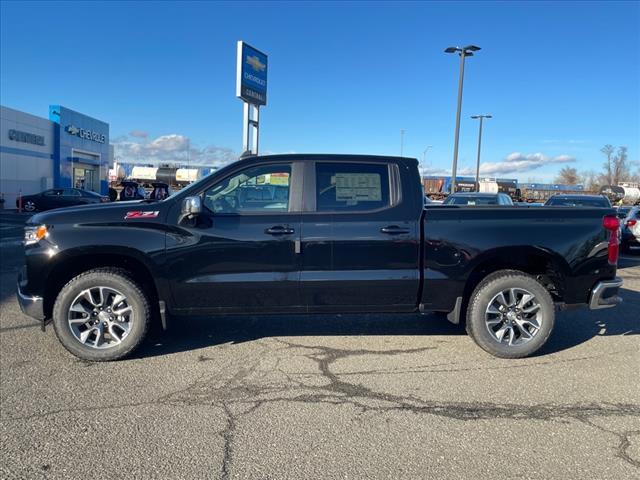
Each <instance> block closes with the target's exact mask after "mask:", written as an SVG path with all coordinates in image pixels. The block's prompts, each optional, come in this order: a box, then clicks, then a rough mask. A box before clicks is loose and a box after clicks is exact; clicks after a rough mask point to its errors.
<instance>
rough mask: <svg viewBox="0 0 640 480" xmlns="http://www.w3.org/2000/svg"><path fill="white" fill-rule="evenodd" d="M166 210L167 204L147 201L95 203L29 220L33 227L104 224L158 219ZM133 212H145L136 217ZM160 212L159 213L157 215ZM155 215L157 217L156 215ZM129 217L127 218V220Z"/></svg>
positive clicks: (40, 214) (42, 214) (56, 211)
mask: <svg viewBox="0 0 640 480" xmlns="http://www.w3.org/2000/svg"><path fill="white" fill-rule="evenodd" d="M162 207H164V208H166V203H165V202H149V201H146V200H130V201H126V202H112V203H94V204H88V205H78V206H75V207H66V208H56V209H54V210H47V211H46V212H41V213H36V214H35V215H34V216H32V217H31V218H29V220H27V224H31V225H43V224H44V225H56V224H64V223H82V224H86V223H103V222H114V221H124V220H125V219H126V220H127V221H129V220H136V219H143V218H146V219H149V218H154V219H155V218H157V217H158V216H159V212H160V211H161V210H164V208H162ZM132 212H143V213H145V214H146V217H145V216H143V215H140V216H135V215H136V214H134V213H132ZM156 212H158V213H156ZM154 214H155V215H154ZM125 217H127V218H125Z"/></svg>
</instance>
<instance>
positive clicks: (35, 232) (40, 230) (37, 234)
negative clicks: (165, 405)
mask: <svg viewBox="0 0 640 480" xmlns="http://www.w3.org/2000/svg"><path fill="white" fill-rule="evenodd" d="M47 235H49V232H48V231H47V226H46V225H38V226H35V227H32V226H28V227H24V244H25V245H33V244H34V243H38V242H39V241H40V240H42V239H43V238H46V237H47Z"/></svg>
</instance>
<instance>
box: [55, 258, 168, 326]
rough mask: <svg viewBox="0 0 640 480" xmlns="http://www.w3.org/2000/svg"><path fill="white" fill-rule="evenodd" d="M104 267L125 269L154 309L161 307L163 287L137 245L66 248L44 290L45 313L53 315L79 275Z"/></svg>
mask: <svg viewBox="0 0 640 480" xmlns="http://www.w3.org/2000/svg"><path fill="white" fill-rule="evenodd" d="M100 267H113V268H118V269H122V270H125V271H126V272H127V273H128V274H129V275H130V276H131V278H132V279H133V280H134V281H136V283H138V284H139V285H140V287H141V288H142V289H143V291H144V292H145V293H146V294H147V295H148V298H149V304H150V306H151V308H152V311H155V310H157V306H158V299H159V298H160V290H159V288H158V285H157V283H156V281H155V278H157V275H155V274H154V273H155V269H154V268H153V266H152V265H149V263H148V262H147V261H146V260H145V259H144V258H143V256H142V255H140V254H139V252H137V251H136V250H134V249H125V251H123V250H122V249H120V248H119V249H116V250H108V249H107V250H105V249H103V248H100V250H96V251H91V250H87V249H86V248H82V249H76V250H72V251H67V252H64V255H63V256H61V258H60V259H59V260H58V261H57V262H56V263H55V264H54V266H53V267H52V268H51V270H50V272H49V274H48V275H47V282H46V286H45V290H44V304H43V308H44V314H45V316H46V317H47V318H50V317H51V315H52V313H53V306H54V303H55V301H56V298H57V296H58V293H59V292H60V290H62V287H64V286H65V285H66V284H67V282H69V281H70V280H71V279H72V278H74V277H75V276H77V275H79V274H81V273H83V272H86V271H88V270H92V269H94V268H100Z"/></svg>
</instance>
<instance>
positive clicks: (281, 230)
mask: <svg viewBox="0 0 640 480" xmlns="http://www.w3.org/2000/svg"><path fill="white" fill-rule="evenodd" d="M264 233H266V234H268V235H291V234H292V233H295V230H294V229H293V228H289V227H284V226H282V225H274V226H273V227H271V228H267V229H266V230H265V231H264Z"/></svg>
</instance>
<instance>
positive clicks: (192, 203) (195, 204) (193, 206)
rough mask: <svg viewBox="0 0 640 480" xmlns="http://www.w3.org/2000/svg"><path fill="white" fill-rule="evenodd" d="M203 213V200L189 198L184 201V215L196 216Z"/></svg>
mask: <svg viewBox="0 0 640 480" xmlns="http://www.w3.org/2000/svg"><path fill="white" fill-rule="evenodd" d="M200 212H202V200H201V199H200V197H187V198H185V199H184V200H182V214H183V215H190V216H195V215H199V214H200Z"/></svg>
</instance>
